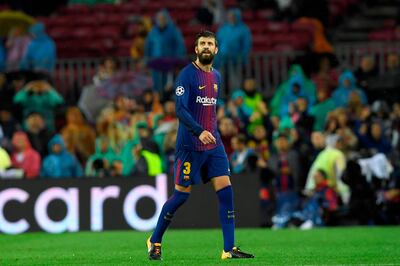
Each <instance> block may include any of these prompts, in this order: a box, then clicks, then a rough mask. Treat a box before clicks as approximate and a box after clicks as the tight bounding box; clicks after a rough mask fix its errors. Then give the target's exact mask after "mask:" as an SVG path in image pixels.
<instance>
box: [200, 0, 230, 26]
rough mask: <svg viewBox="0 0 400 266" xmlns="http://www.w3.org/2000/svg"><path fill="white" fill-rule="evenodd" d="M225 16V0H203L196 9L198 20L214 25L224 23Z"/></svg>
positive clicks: (201, 22) (204, 23)
mask: <svg viewBox="0 0 400 266" xmlns="http://www.w3.org/2000/svg"><path fill="white" fill-rule="evenodd" d="M223 17H224V2H223V1H222V0H203V2H202V5H201V6H200V7H199V8H198V9H197V10H196V22H197V23H200V24H203V25H207V26H212V25H213V24H217V25H218V24H220V23H222V19H223Z"/></svg>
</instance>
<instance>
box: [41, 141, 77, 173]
mask: <svg viewBox="0 0 400 266" xmlns="http://www.w3.org/2000/svg"><path fill="white" fill-rule="evenodd" d="M48 150H49V155H47V156H46V157H45V158H44V159H43V164H42V170H41V174H40V176H41V177H43V178H54V179H62V178H76V177H81V176H82V167H81V165H80V164H79V162H78V160H77V159H76V158H75V156H74V155H73V154H71V153H70V152H68V151H67V149H66V147H65V143H64V140H63V139H62V137H61V135H59V134H57V135H55V136H54V137H53V138H52V139H51V140H50V142H49V144H48Z"/></svg>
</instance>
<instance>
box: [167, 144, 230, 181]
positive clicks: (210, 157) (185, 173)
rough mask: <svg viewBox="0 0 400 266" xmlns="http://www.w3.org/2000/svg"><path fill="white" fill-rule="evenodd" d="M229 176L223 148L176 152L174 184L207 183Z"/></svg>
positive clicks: (226, 158)
mask: <svg viewBox="0 0 400 266" xmlns="http://www.w3.org/2000/svg"><path fill="white" fill-rule="evenodd" d="M224 175H227V176H230V175H231V174H230V169H229V161H228V156H227V155H226V152H225V149H224V146H223V145H221V146H218V147H216V148H215V149H212V150H208V151H186V150H177V151H176V158H175V163H174V176H175V184H177V185H180V186H183V187H188V186H190V185H195V184H199V183H200V181H203V183H207V182H209V181H210V180H211V179H212V178H214V177H217V176H224Z"/></svg>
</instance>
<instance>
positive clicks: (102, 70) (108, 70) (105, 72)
mask: <svg viewBox="0 0 400 266" xmlns="http://www.w3.org/2000/svg"><path fill="white" fill-rule="evenodd" d="M116 70H117V63H116V62H115V60H114V59H113V58H110V57H108V58H106V59H104V60H102V61H101V63H100V65H99V68H98V69H97V72H96V74H95V75H94V76H93V84H94V85H96V86H98V85H100V84H101V83H102V82H103V81H105V80H107V79H109V78H111V77H112V76H113V75H114V74H115V72H116Z"/></svg>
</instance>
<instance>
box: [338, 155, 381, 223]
mask: <svg viewBox="0 0 400 266" xmlns="http://www.w3.org/2000/svg"><path fill="white" fill-rule="evenodd" d="M343 182H345V183H346V184H347V185H348V186H349V187H350V190H351V196H350V201H349V204H348V212H349V214H348V217H347V218H348V219H351V220H355V221H356V222H357V224H362V225H367V224H372V223H373V220H374V219H375V217H376V212H377V208H376V204H375V202H376V200H377V199H376V197H375V192H374V191H373V189H372V186H371V185H370V184H369V183H368V182H367V179H366V177H365V176H364V175H363V174H362V172H361V167H360V165H359V164H358V163H357V162H356V161H355V160H349V161H348V162H347V165H346V170H345V172H344V173H343Z"/></svg>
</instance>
